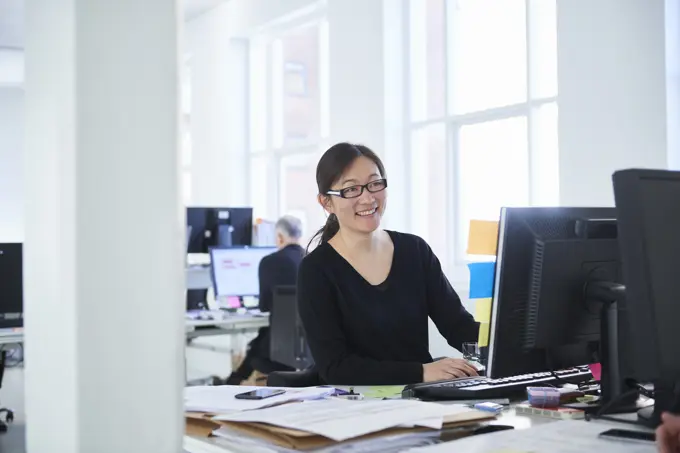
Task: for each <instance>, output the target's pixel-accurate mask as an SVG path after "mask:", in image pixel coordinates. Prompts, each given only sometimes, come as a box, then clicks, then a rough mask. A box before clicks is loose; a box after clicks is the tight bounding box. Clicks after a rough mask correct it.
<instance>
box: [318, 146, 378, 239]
mask: <svg viewBox="0 0 680 453" xmlns="http://www.w3.org/2000/svg"><path fill="white" fill-rule="evenodd" d="M362 156H363V157H366V158H368V159H371V160H372V161H373V162H374V163H375V165H376V166H377V167H378V170H379V171H380V175H381V176H382V177H383V178H384V177H386V175H385V166H384V165H383V163H382V161H381V160H380V158H379V157H378V155H377V154H376V153H374V152H373V151H372V150H371V149H370V148H368V147H367V146H364V145H355V144H352V143H338V144H336V145H333V146H331V147H330V148H328V150H326V152H325V153H324V154H323V156H321V159H320V160H319V164H318V165H317V166H316V185H317V186H318V188H319V194H321V195H322V196H327V195H326V193H327V192H328V191H329V190H331V188H332V186H333V184H335V183H336V182H337V181H338V179H340V177H341V176H342V174H343V173H344V172H345V170H347V168H348V167H349V166H350V165H352V162H354V161H355V160H356V159H357V158H359V157H362ZM339 230H340V223H339V222H338V217H337V216H336V215H335V214H331V215H329V216H328V219H327V220H326V224H325V225H324V226H323V228H321V229H320V230H319V231H317V233H316V234H315V235H314V237H313V238H312V240H311V241H309V245H308V246H307V248H308V249H309V246H310V245H311V244H312V242H314V239H316V238H317V237H319V236H320V238H319V245H321V244H323V243H324V242H328V241H329V240H330V239H331V238H332V237H333V236H335V235H336V234H337V233H338V231H339Z"/></svg>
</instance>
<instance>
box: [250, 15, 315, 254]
mask: <svg viewBox="0 0 680 453" xmlns="http://www.w3.org/2000/svg"><path fill="white" fill-rule="evenodd" d="M250 61H251V63H250V81H251V86H250V100H251V102H250V106H251V112H250V129H251V130H250V202H251V204H252V205H253V207H254V210H255V216H256V217H261V218H265V219H268V220H276V218H278V217H279V216H281V215H284V214H292V215H295V216H296V217H298V218H300V220H302V223H303V226H304V229H305V237H304V238H303V240H305V241H306V240H307V239H309V238H311V236H312V235H313V234H314V232H315V231H316V230H317V229H318V228H320V227H321V225H322V224H323V222H325V218H324V216H323V212H322V210H321V207H320V206H319V205H318V203H317V202H316V197H315V194H316V193H317V188H316V182H315V172H316V164H317V162H318V160H319V157H320V155H321V152H322V151H323V150H324V149H325V147H326V145H327V143H326V140H327V137H328V111H327V110H328V27H327V23H326V22H325V21H324V20H312V21H309V22H307V23H303V24H299V25H296V26H294V27H291V28H289V29H286V30H285V31H283V32H280V33H276V34H266V35H262V36H258V37H257V38H255V39H253V40H252V41H251V58H250Z"/></svg>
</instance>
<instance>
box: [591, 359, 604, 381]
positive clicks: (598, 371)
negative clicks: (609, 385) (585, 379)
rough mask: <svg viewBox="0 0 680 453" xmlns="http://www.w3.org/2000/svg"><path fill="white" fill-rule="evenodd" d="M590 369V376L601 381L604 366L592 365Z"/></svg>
mask: <svg viewBox="0 0 680 453" xmlns="http://www.w3.org/2000/svg"><path fill="white" fill-rule="evenodd" d="M588 367H589V368H590V374H592V375H593V379H595V380H596V381H599V380H600V379H601V378H602V365H601V364H599V363H592V364H590V365H588Z"/></svg>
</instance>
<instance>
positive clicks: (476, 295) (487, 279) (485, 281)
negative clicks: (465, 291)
mask: <svg viewBox="0 0 680 453" xmlns="http://www.w3.org/2000/svg"><path fill="white" fill-rule="evenodd" d="M468 268H469V269H470V299H484V298H487V297H491V296H492V295H493V276H494V271H495V268H496V263H494V262H493V261H491V262H488V263H469V264H468Z"/></svg>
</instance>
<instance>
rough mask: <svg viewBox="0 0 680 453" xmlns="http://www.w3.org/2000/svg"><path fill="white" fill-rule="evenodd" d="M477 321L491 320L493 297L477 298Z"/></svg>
mask: <svg viewBox="0 0 680 453" xmlns="http://www.w3.org/2000/svg"><path fill="white" fill-rule="evenodd" d="M475 321H477V322H491V298H485V299H476V300H475Z"/></svg>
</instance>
